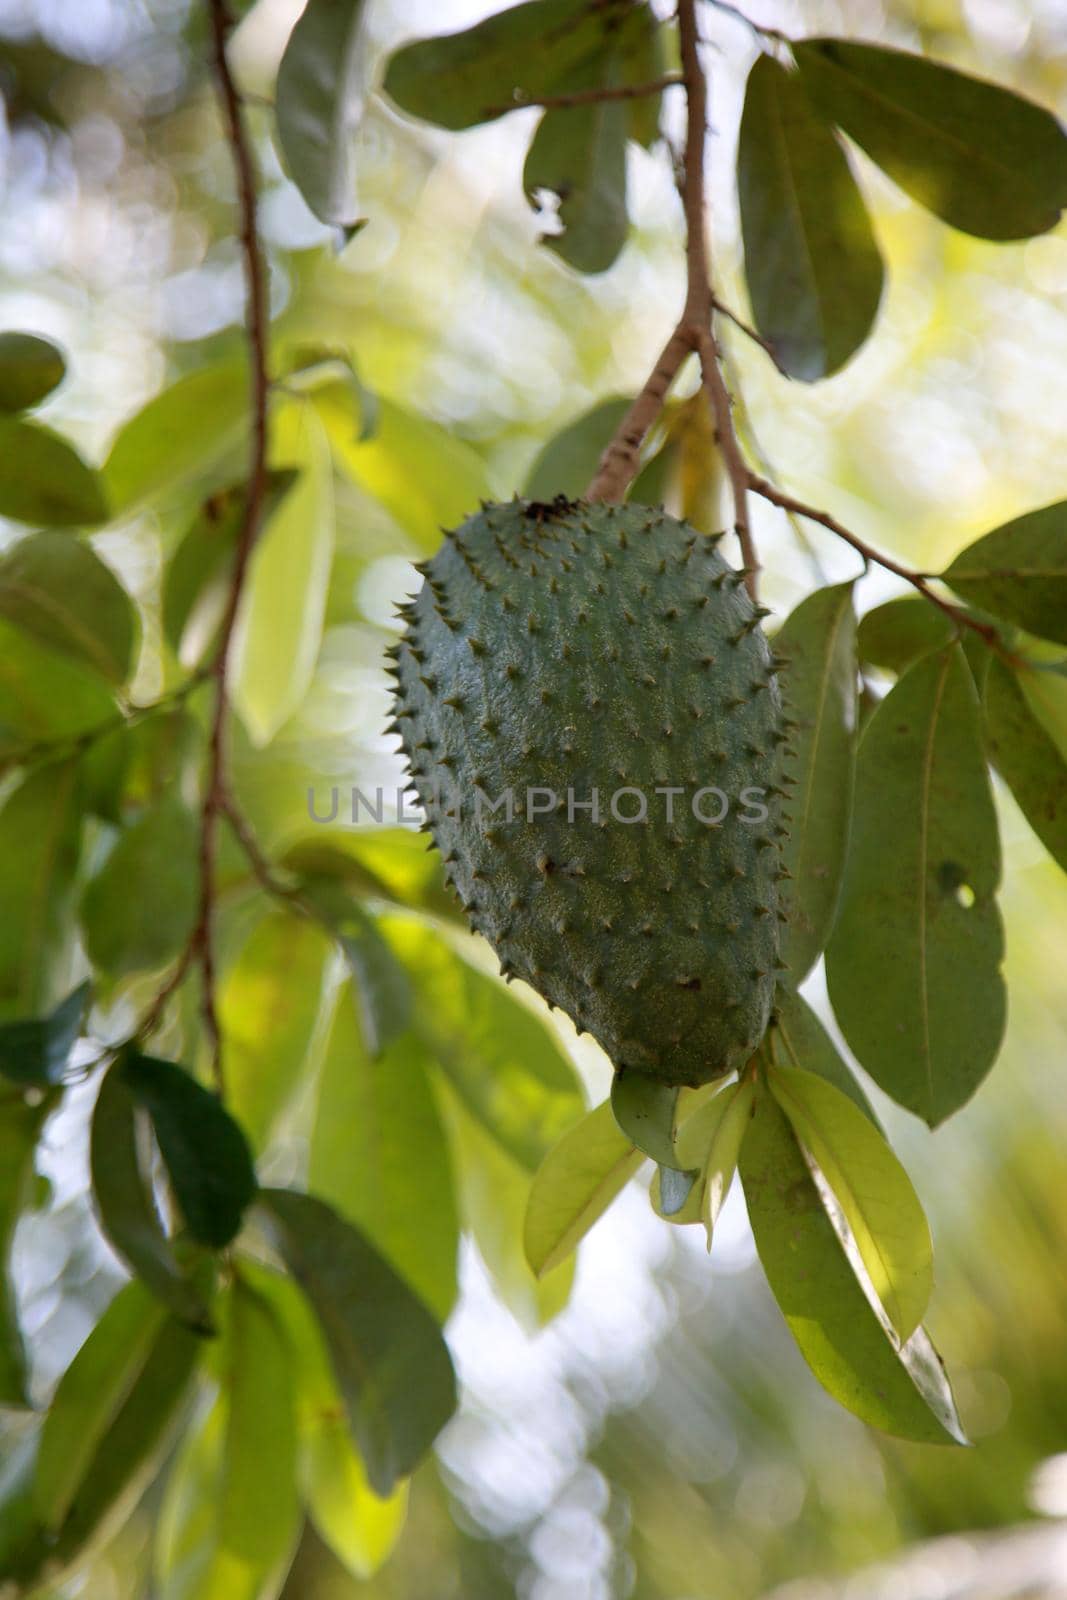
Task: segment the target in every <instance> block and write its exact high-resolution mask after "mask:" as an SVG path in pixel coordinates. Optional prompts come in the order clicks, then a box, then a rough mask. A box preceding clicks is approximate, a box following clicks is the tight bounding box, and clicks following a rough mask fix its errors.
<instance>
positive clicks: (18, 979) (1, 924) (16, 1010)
mask: <svg viewBox="0 0 1067 1600" xmlns="http://www.w3.org/2000/svg"><path fill="white" fill-rule="evenodd" d="M77 791H78V769H77V765H76V764H75V763H74V762H72V761H63V762H55V763H52V764H50V765H48V766H42V767H37V768H35V770H34V771H33V772H31V773H30V774H29V776H28V777H26V778H24V779H23V781H22V782H21V783H20V784H19V786H18V788H17V789H15V790H14V791H13V792H12V793H11V794H10V795H9V796H8V798H7V801H6V802H5V804H4V806H3V809H2V810H0V861H3V863H4V914H3V917H0V1016H3V1015H6V1016H9V1017H11V1016H13V1017H15V1018H23V1017H26V1016H36V1015H39V1014H40V1013H41V1012H42V1011H47V1010H48V1009H49V1008H50V1007H51V1006H53V1005H54V1004H55V1003H56V1001H57V1000H58V999H59V995H60V993H61V992H62V990H63V989H65V987H66V979H67V972H68V970H69V963H70V959H71V952H72V947H73V943H74V918H73V909H74V874H75V871H76V869H77V865H78V854H79V847H80V840H81V816H80V814H79V811H78V792H77ZM60 986H62V989H61V987H60Z"/></svg>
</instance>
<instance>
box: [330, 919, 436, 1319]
mask: <svg viewBox="0 0 1067 1600" xmlns="http://www.w3.org/2000/svg"><path fill="white" fill-rule="evenodd" d="M386 953H387V954H389V952H388V950H387V951H386ZM390 959H392V956H391V955H390ZM365 1038H366V1035H365V1034H364V1035H363V1037H361V1030H360V1027H359V1023H358V1021H357V1018H356V1007H355V1004H354V996H353V995H352V993H351V991H350V988H349V986H348V985H346V986H345V988H344V990H342V992H341V995H340V996H339V1004H338V1007H337V1011H336V1015H335V1017H334V1022H333V1028H332V1031H331V1034H330V1042H329V1045H328V1047H327V1051H326V1057H325V1060H324V1061H323V1065H322V1072H321V1075H320V1079H319V1096H318V1105H317V1107H316V1111H315V1122H314V1126H313V1129H312V1133H311V1152H310V1156H309V1161H308V1185H309V1187H310V1188H312V1189H313V1190H314V1191H315V1193H316V1194H318V1195H321V1197H322V1198H323V1199H324V1200H327V1201H329V1203H330V1205H332V1206H334V1207H335V1208H336V1209H337V1210H338V1211H339V1212H340V1214H341V1215H342V1216H343V1217H346V1218H347V1219H348V1220H349V1221H350V1222H353V1223H355V1224H356V1226H357V1227H359V1228H361V1229H362V1230H363V1232H364V1233H365V1234H366V1236H367V1238H369V1239H373V1240H374V1241H375V1243H376V1245H377V1247H378V1248H379V1249H380V1250H381V1252H382V1254H383V1255H384V1256H385V1257H386V1259H387V1260H388V1261H389V1262H390V1263H391V1265H392V1266H393V1267H394V1268H395V1269H396V1271H397V1272H398V1273H399V1274H400V1276H401V1277H402V1278H404V1279H405V1280H406V1281H407V1282H408V1283H409V1284H410V1285H411V1287H412V1288H413V1289H414V1290H415V1292H416V1294H418V1295H419V1296H420V1297H421V1299H422V1300H423V1301H425V1303H426V1305H428V1306H429V1307H430V1309H431V1311H433V1313H434V1315H435V1316H436V1317H438V1318H439V1320H440V1321H441V1322H444V1320H445V1318H446V1317H447V1316H448V1313H449V1312H450V1311H451V1309H452V1304H453V1301H454V1300H455V1298H456V1251H457V1248H458V1245H459V1224H458V1221H457V1217H456V1203H455V1199H454V1197H453V1192H452V1170H451V1163H450V1160H449V1152H448V1145H447V1143H446V1140H445V1134H444V1129H443V1128H442V1126H441V1119H440V1116H439V1115H438V1111H437V1106H436V1103H435V1101H434V1098H433V1093H432V1091H431V1088H430V1081H429V1069H430V1067H431V1066H432V1064H433V1063H432V1057H430V1056H429V1055H428V1053H427V1051H426V1049H425V1046H423V1045H422V1044H420V1043H419V1041H418V1040H417V1039H415V1038H414V1037H413V1035H411V1034H410V1033H409V1034H407V1035H405V1036H403V1037H401V1038H399V1039H397V1040H396V1041H395V1042H393V1043H392V1044H391V1045H390V1048H389V1049H388V1050H387V1051H386V1052H385V1054H384V1055H383V1056H381V1057H380V1059H378V1058H376V1056H375V1055H372V1053H371V1051H370V1050H369V1048H368V1047H367V1045H366V1043H365Z"/></svg>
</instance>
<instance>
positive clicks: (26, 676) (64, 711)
mask: <svg viewBox="0 0 1067 1600" xmlns="http://www.w3.org/2000/svg"><path fill="white" fill-rule="evenodd" d="M117 721H118V710H117V708H116V705H115V701H114V699H113V697H112V695H111V694H110V692H109V690H108V688H107V685H106V684H105V683H104V682H103V680H102V679H101V678H98V677H97V675H96V673H95V672H86V670H85V668H84V667H83V666H81V665H79V664H76V663H75V662H74V661H72V660H71V659H70V658H69V657H68V656H62V655H57V654H56V653H55V651H54V650H51V649H47V648H46V647H45V646H44V645H42V644H40V643H39V642H38V641H37V640H36V639H34V638H32V637H31V636H30V635H29V634H27V633H23V631H22V630H21V629H20V628H17V627H15V626H14V625H13V624H11V623H9V622H4V621H0V755H3V756H7V755H12V756H15V755H21V754H22V753H23V752H25V751H27V750H29V749H32V747H33V746H35V745H38V744H51V743H52V742H53V741H63V740H67V739H73V738H76V737H77V736H78V735H80V734H84V733H90V732H95V731H96V730H97V729H100V728H105V727H107V726H109V725H117Z"/></svg>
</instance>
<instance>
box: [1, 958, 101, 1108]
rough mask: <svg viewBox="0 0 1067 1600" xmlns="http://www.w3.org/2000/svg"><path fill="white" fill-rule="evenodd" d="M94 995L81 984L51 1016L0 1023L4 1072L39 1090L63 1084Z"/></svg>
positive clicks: (19, 1081)
mask: <svg viewBox="0 0 1067 1600" xmlns="http://www.w3.org/2000/svg"><path fill="white" fill-rule="evenodd" d="M91 992H92V985H91V984H90V983H88V982H86V983H82V984H79V986H78V987H77V989H74V990H72V992H71V993H70V994H69V995H68V996H67V998H66V999H65V1000H61V1001H60V1003H59V1005H58V1006H56V1008H55V1010H54V1011H52V1012H50V1013H49V1015H48V1016H47V1017H29V1018H24V1019H20V1020H18V1021H15V1022H5V1023H0V1073H3V1075H4V1077H5V1078H10V1079H11V1081H12V1082H14V1083H21V1084H26V1085H33V1086H35V1087H37V1088H44V1087H45V1085H47V1084H57V1083H62V1082H63V1078H64V1076H65V1074H66V1071H67V1063H68V1061H69V1060H70V1053H71V1051H72V1050H73V1049H74V1046H75V1044H76V1043H77V1040H78V1038H79V1037H80V1034H81V1025H82V1018H83V1017H84V1015H85V1009H86V1007H87V1005H88V1004H89V996H90V994H91Z"/></svg>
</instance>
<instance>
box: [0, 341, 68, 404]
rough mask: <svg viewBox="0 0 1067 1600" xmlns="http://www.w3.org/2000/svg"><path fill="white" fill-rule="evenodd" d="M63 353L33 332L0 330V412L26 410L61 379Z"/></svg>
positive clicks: (39, 400) (57, 384)
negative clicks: (2, 331) (1, 331)
mask: <svg viewBox="0 0 1067 1600" xmlns="http://www.w3.org/2000/svg"><path fill="white" fill-rule="evenodd" d="M66 375H67V363H66V361H65V360H64V357H63V352H62V351H61V350H59V349H57V347H56V346H55V345H54V344H51V343H50V342H49V341H48V340H47V339H41V338H39V337H38V336H37V334H35V333H15V332H14V331H13V330H12V331H7V332H5V333H0V411H29V410H30V409H31V408H32V407H33V406H38V405H40V403H41V401H42V400H43V399H44V398H45V396H46V395H50V394H51V393H52V390H53V389H55V388H57V387H58V386H59V384H61V383H62V382H63V379H64V378H65V377H66Z"/></svg>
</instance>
